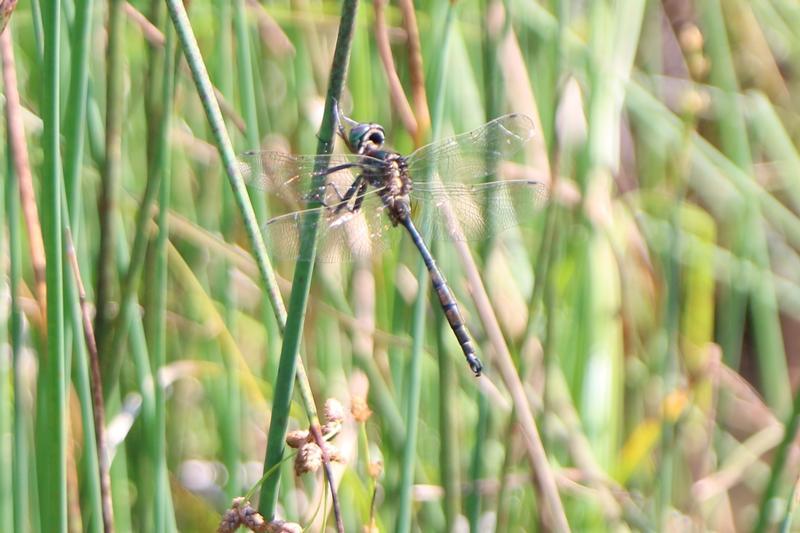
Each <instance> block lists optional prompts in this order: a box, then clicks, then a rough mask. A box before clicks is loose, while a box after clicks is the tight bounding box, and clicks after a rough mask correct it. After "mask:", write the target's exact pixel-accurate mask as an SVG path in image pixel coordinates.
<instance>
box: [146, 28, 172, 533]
mask: <svg viewBox="0 0 800 533" xmlns="http://www.w3.org/2000/svg"><path fill="white" fill-rule="evenodd" d="M175 55H176V52H175V31H174V30H173V28H172V27H171V26H168V27H167V28H166V44H165V48H164V65H163V73H162V76H161V80H162V84H161V85H162V87H161V102H162V108H161V120H160V122H159V125H158V128H159V129H158V146H157V147H156V162H155V171H156V172H158V173H160V174H161V187H160V190H159V198H158V207H159V209H158V234H157V235H156V242H155V251H154V254H155V277H154V285H155V287H154V289H153V290H154V294H155V298H154V301H153V308H154V314H155V316H154V317H153V350H152V356H153V379H154V380H155V381H156V387H155V404H156V405H155V425H156V436H155V438H156V453H155V456H156V461H157V464H156V476H157V477H156V491H155V495H154V509H155V511H154V513H155V525H156V527H155V531H157V532H163V531H168V529H169V528H168V517H167V515H168V509H169V505H168V501H169V497H170V495H169V473H168V471H167V456H166V432H167V430H166V416H167V414H166V398H165V391H164V387H162V386H161V385H159V384H158V379H157V377H158V374H159V372H160V370H161V369H162V368H163V367H164V366H165V365H166V362H167V357H166V350H167V342H166V341H167V331H166V327H167V320H166V313H167V241H168V239H169V222H168V221H169V217H168V214H169V201H170V189H171V181H172V168H171V162H172V158H171V150H170V141H169V132H170V130H171V127H172V112H173V105H174V89H175Z"/></svg>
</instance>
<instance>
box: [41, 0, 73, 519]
mask: <svg viewBox="0 0 800 533" xmlns="http://www.w3.org/2000/svg"><path fill="white" fill-rule="evenodd" d="M43 15H44V16H43V22H44V95H43V96H44V97H43V99H42V121H43V123H44V130H43V133H42V146H43V149H44V167H43V170H42V174H43V179H42V191H41V198H42V237H43V238H44V247H45V258H46V261H47V268H46V273H47V274H46V278H47V352H46V358H45V359H44V360H43V361H42V362H41V366H40V374H39V386H38V391H39V393H38V402H37V405H38V409H37V410H38V418H37V421H36V426H37V443H36V449H37V463H38V466H39V470H38V472H37V474H38V478H39V479H38V483H39V504H40V507H39V509H40V512H39V519H40V524H41V528H42V530H43V531H55V532H66V531H67V454H66V451H67V442H66V437H67V432H66V430H67V426H66V381H67V378H66V376H65V352H64V307H63V304H64V302H63V297H64V279H63V272H64V270H63V265H62V246H61V239H62V233H61V232H62V228H61V192H60V191H61V180H60V177H61V157H60V144H59V143H60V138H59V133H60V112H61V110H60V102H59V100H60V81H61V73H60V61H61V58H60V55H61V52H60V50H61V49H60V46H61V42H60V37H61V2H60V0H53V1H52V2H48V3H47V5H46V6H45V10H44V11H43Z"/></svg>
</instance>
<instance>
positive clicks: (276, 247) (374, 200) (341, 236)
mask: <svg viewBox="0 0 800 533" xmlns="http://www.w3.org/2000/svg"><path fill="white" fill-rule="evenodd" d="M379 193H380V189H373V190H371V191H368V192H367V194H365V195H364V199H363V203H362V204H361V208H360V209H359V210H358V211H356V212H352V211H349V210H346V209H342V210H339V211H338V212H337V210H336V208H335V207H318V208H315V209H305V210H302V211H294V212H292V213H288V214H286V215H281V216H278V217H275V218H272V219H270V220H268V221H267V222H266V223H265V224H264V226H263V232H264V238H265V240H266V244H267V249H268V250H269V251H270V253H271V254H272V255H273V256H274V257H275V258H277V259H286V260H295V259H299V260H301V261H303V260H305V261H307V260H309V259H310V258H309V257H302V256H301V254H300V232H301V231H302V228H303V224H304V223H305V221H306V220H307V218H306V217H307V216H308V215H311V214H316V215H318V216H319V223H318V225H317V260H318V261H321V262H325V263H338V262H345V261H351V260H354V259H357V258H364V259H367V258H370V257H372V256H374V255H379V254H381V253H383V252H384V251H385V250H386V249H387V248H388V247H389V246H391V245H392V243H393V242H394V240H395V239H398V238H399V235H400V233H401V232H400V231H398V230H397V229H395V228H393V227H392V224H391V222H390V221H389V217H388V216H386V213H385V207H384V205H383V202H382V201H381V199H380V195H379Z"/></svg>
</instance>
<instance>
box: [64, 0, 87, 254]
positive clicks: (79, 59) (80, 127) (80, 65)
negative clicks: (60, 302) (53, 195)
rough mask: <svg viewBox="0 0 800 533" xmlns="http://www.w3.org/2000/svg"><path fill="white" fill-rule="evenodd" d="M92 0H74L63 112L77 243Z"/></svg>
mask: <svg viewBox="0 0 800 533" xmlns="http://www.w3.org/2000/svg"><path fill="white" fill-rule="evenodd" d="M93 7H94V0H77V1H76V2H75V23H74V30H73V35H72V42H71V43H70V62H71V64H70V78H69V93H68V95H67V109H66V113H65V116H64V134H65V135H64V187H65V188H66V194H67V202H68V203H67V205H68V206H69V210H70V227H71V228H72V233H73V236H74V238H75V240H76V241H78V242H79V243H80V225H79V220H80V219H79V214H80V212H81V187H80V185H81V180H80V170H81V163H82V162H83V148H84V144H85V141H86V135H85V132H86V96H87V93H88V90H87V89H88V86H89V49H90V48H89V39H90V37H91V33H92V9H93Z"/></svg>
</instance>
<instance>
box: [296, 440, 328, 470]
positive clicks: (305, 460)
mask: <svg viewBox="0 0 800 533" xmlns="http://www.w3.org/2000/svg"><path fill="white" fill-rule="evenodd" d="M320 466H322V450H321V449H320V448H319V446H317V445H316V444H314V443H313V442H307V443H305V444H303V445H302V446H301V447H300V450H299V451H298V452H297V455H296V456H295V458H294V472H295V474H297V475H298V476H299V475H301V474H305V473H306V472H316V471H317V470H319V467H320Z"/></svg>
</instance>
